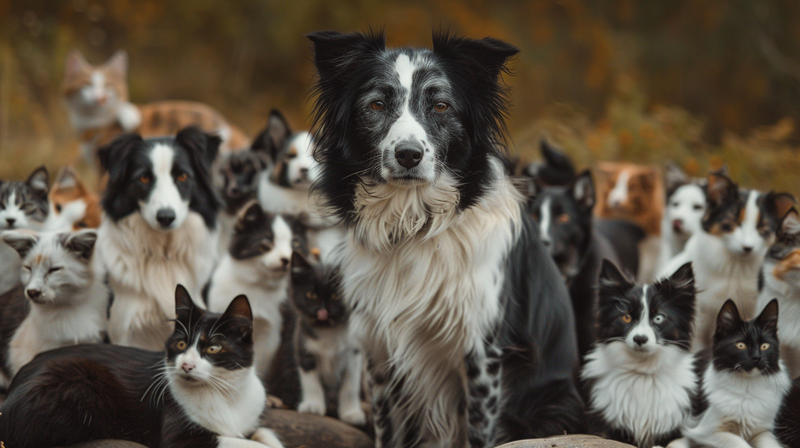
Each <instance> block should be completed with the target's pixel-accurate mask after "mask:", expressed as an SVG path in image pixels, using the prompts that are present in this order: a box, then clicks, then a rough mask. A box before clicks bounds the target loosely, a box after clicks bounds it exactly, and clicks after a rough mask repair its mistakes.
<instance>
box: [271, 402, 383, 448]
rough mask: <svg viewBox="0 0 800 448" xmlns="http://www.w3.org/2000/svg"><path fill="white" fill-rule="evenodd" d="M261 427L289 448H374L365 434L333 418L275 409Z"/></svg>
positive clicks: (373, 444) (373, 443)
mask: <svg viewBox="0 0 800 448" xmlns="http://www.w3.org/2000/svg"><path fill="white" fill-rule="evenodd" d="M261 424H262V426H264V427H265V428H270V429H272V430H274V431H275V433H276V434H278V437H279V438H280V439H281V442H283V445H284V446H285V447H286V448H293V447H296V448H300V447H303V448H373V447H374V446H375V442H373V441H372V439H371V438H370V437H369V436H367V435H366V434H365V433H364V432H363V431H361V430H359V429H356V428H354V427H352V426H350V425H348V424H346V423H343V422H341V421H339V420H336V419H334V418H330V417H319V416H316V415H310V414H303V413H299V412H295V411H286V410H279V409H272V410H270V411H268V412H267V414H266V416H265V417H264V418H263V419H262V420H261Z"/></svg>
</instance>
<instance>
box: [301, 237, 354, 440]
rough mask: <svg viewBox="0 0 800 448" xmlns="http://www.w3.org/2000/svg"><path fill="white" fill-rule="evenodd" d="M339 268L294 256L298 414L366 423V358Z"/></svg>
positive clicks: (352, 422)
mask: <svg viewBox="0 0 800 448" xmlns="http://www.w3.org/2000/svg"><path fill="white" fill-rule="evenodd" d="M340 280H341V279H340V277H339V272H338V269H336V268H335V267H333V266H331V265H329V264H327V263H324V262H320V263H316V264H311V263H310V262H309V261H308V260H306V259H305V258H304V257H303V256H302V255H300V253H298V252H295V253H293V254H292V282H291V290H290V292H291V300H292V304H293V305H294V308H295V311H296V313H297V323H296V327H295V341H294V347H295V353H296V361H297V365H298V370H299V373H300V387H301V399H300V404H299V406H298V411H300V412H307V413H309V414H317V415H325V414H326V413H328V414H331V415H338V417H339V419H341V420H342V421H344V422H346V423H349V424H351V425H356V426H361V425H364V424H366V416H365V415H364V410H363V408H362V407H361V371H362V369H363V356H362V354H361V350H360V346H359V342H358V337H357V336H356V334H355V332H354V331H353V328H352V327H351V326H350V325H349V324H348V317H349V311H348V309H347V305H346V304H345V303H344V301H342V300H341V291H340V288H341V286H340V284H339V282H340Z"/></svg>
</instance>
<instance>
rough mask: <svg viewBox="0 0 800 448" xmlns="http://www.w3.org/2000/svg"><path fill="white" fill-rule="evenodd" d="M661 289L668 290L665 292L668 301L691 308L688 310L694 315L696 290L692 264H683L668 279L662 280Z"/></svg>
mask: <svg viewBox="0 0 800 448" xmlns="http://www.w3.org/2000/svg"><path fill="white" fill-rule="evenodd" d="M661 288H669V289H668V290H667V291H666V292H667V293H668V298H669V300H671V301H674V302H675V303H681V304H684V305H685V306H687V307H691V308H690V309H691V311H692V313H694V305H695V296H696V294H697V290H696V288H695V283H694V270H693V269H692V262H688V263H685V264H683V265H682V266H681V267H679V268H678V269H677V270H676V271H675V272H673V273H672V275H670V276H669V278H667V279H664V280H662V281H661ZM692 315H693V314H692Z"/></svg>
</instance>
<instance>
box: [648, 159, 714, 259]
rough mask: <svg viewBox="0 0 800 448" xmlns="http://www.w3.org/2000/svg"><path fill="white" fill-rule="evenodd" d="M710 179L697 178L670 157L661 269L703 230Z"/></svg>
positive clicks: (660, 257)
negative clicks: (701, 224) (702, 224)
mask: <svg viewBox="0 0 800 448" xmlns="http://www.w3.org/2000/svg"><path fill="white" fill-rule="evenodd" d="M705 186H706V180H705V179H694V178H692V177H690V176H689V175H688V174H686V172H685V171H683V170H682V169H681V167H680V166H678V164H676V163H675V162H673V161H671V160H668V161H667V163H666V164H665V165H664V190H665V192H666V196H665V198H666V201H665V204H664V218H663V220H662V221H661V251H660V252H659V254H658V255H659V262H658V268H659V269H661V268H663V267H664V266H665V265H666V264H667V263H668V262H669V260H670V259H672V257H674V256H675V255H678V254H679V253H681V252H682V251H683V248H684V247H685V246H686V242H687V241H689V238H690V237H691V236H692V235H694V234H695V233H696V232H699V231H700V221H702V219H703V215H704V214H705V212H706V192H705Z"/></svg>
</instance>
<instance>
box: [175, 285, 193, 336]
mask: <svg viewBox="0 0 800 448" xmlns="http://www.w3.org/2000/svg"><path fill="white" fill-rule="evenodd" d="M195 308H196V307H195V305H194V301H192V297H191V296H190V295H189V291H187V290H186V288H184V286H183V285H181V284H178V286H176V287H175V317H176V319H177V320H178V321H179V322H182V323H183V324H184V325H186V326H187V327H188V326H189V325H187V324H188V323H190V322H192V321H193V320H195V316H194V314H195V313H196V309H195Z"/></svg>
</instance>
